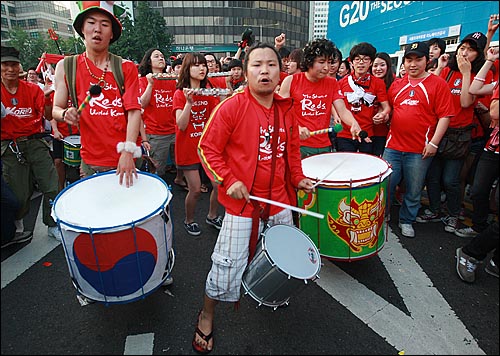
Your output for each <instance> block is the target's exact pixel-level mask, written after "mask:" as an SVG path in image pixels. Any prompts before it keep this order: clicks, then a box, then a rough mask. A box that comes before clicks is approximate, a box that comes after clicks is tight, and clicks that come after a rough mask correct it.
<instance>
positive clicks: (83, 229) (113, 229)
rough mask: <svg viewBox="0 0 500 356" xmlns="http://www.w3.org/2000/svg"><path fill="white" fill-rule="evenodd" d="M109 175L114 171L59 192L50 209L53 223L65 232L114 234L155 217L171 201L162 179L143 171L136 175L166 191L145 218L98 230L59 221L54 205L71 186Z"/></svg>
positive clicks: (113, 172)
mask: <svg viewBox="0 0 500 356" xmlns="http://www.w3.org/2000/svg"><path fill="white" fill-rule="evenodd" d="M110 174H116V170H111V171H107V172H102V173H96V174H93V175H91V176H88V177H85V178H82V179H79V180H77V181H76V182H73V183H71V184H70V185H68V186H67V187H66V188H64V189H63V190H61V191H60V192H59V194H57V196H56V198H55V199H54V203H53V205H52V209H51V215H52V218H53V219H54V220H55V222H56V223H57V224H58V225H64V226H65V227H68V228H69V229H67V230H72V231H76V232H87V233H99V232H103V231H105V232H106V233H108V232H116V231H121V230H123V229H124V228H126V227H130V226H134V225H137V224H138V223H142V222H144V221H146V220H149V219H151V218H152V217H154V216H156V215H157V214H158V213H159V212H161V211H162V210H164V209H165V207H166V206H167V205H168V204H169V202H170V200H171V199H172V193H171V191H170V188H169V187H168V185H167V183H166V182H165V181H164V180H163V179H161V178H160V177H158V176H157V175H156V174H151V173H149V172H143V171H137V174H140V175H145V176H150V177H152V178H154V179H156V180H158V181H159V182H161V183H162V184H163V185H164V186H165V189H166V191H167V192H168V194H167V197H166V198H165V200H164V201H163V203H162V204H161V205H160V206H159V207H158V208H156V209H155V210H154V211H153V212H151V213H150V214H147V215H146V216H144V217H142V218H140V219H138V220H134V221H130V222H127V223H124V224H120V225H115V226H106V227H98V228H89V227H85V226H80V225H76V224H72V223H69V222H66V221H64V220H61V219H60V218H59V217H58V216H57V212H56V209H55V208H56V205H57V202H58V201H59V199H61V197H62V196H63V195H64V193H65V192H66V191H67V190H69V189H71V187H73V186H76V185H78V184H81V183H82V182H84V181H86V180H88V179H95V178H99V177H102V176H105V175H110Z"/></svg>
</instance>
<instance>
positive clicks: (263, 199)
mask: <svg viewBox="0 0 500 356" xmlns="http://www.w3.org/2000/svg"><path fill="white" fill-rule="evenodd" d="M250 199H253V200H257V201H261V202H263V203H268V204H272V205H276V206H280V207H282V208H285V209H290V210H293V211H296V212H298V213H302V214H306V215H311V216H314V217H315V218H318V219H324V218H325V216H324V215H323V214H318V213H315V212H314V211H309V210H305V209H301V208H297V207H295V206H292V205H287V204H283V203H280V202H277V201H274V200H269V199H265V198H260V197H256V196H254V195H250Z"/></svg>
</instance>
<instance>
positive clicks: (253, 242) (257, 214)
mask: <svg viewBox="0 0 500 356" xmlns="http://www.w3.org/2000/svg"><path fill="white" fill-rule="evenodd" d="M278 115H279V112H278V105H274V132H275V135H274V137H273V142H272V156H271V157H272V158H271V179H270V180H269V200H271V197H272V191H273V180H274V179H273V178H274V171H275V168H276V151H277V149H278V141H279V132H280V118H279V116H278ZM252 205H253V213H252V233H251V234H250V241H249V246H248V248H249V253H248V263H250V261H252V258H253V256H254V254H255V249H256V248H257V242H258V240H259V238H258V237H259V220H260V219H262V221H263V222H264V225H266V224H267V221H268V220H269V212H270V210H271V206H270V205H269V204H267V203H266V205H265V207H264V210H263V211H261V207H260V205H259V203H257V202H256V201H255V200H252Z"/></svg>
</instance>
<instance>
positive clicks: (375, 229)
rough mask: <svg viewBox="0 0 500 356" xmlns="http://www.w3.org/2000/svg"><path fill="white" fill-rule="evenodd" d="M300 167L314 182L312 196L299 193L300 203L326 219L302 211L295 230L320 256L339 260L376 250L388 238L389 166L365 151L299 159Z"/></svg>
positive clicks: (370, 254) (360, 257)
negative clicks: (306, 236)
mask: <svg viewBox="0 0 500 356" xmlns="http://www.w3.org/2000/svg"><path fill="white" fill-rule="evenodd" d="M302 169H303V171H304V174H305V175H306V176H307V177H308V178H310V179H312V180H313V181H315V182H319V184H318V185H317V187H316V189H315V191H314V192H313V193H311V194H306V193H304V192H303V191H299V196H298V202H299V207H301V208H303V209H306V210H310V211H314V212H317V213H321V214H324V215H325V218H324V219H316V218H314V217H312V216H309V215H302V216H301V217H300V229H301V230H302V231H303V232H305V233H306V234H307V235H308V236H309V237H310V238H311V240H312V241H313V242H314V244H315V245H316V246H317V248H318V250H319V252H320V254H321V255H322V256H324V257H327V258H330V259H332V260H341V261H350V260H359V259H363V258H367V257H370V256H373V255H375V254H377V253H378V251H380V250H381V249H382V247H383V246H384V243H385V239H386V238H387V225H386V223H385V220H384V216H385V209H386V199H387V189H388V187H389V178H390V175H391V173H392V170H391V168H390V166H389V164H388V163H387V162H386V161H385V160H383V159H382V158H379V157H376V156H372V155H368V154H364V153H348V152H334V153H324V154H320V155H316V156H311V157H307V158H305V159H303V160H302Z"/></svg>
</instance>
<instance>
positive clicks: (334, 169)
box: [311, 161, 344, 189]
mask: <svg viewBox="0 0 500 356" xmlns="http://www.w3.org/2000/svg"><path fill="white" fill-rule="evenodd" d="M343 163H344V162H343V161H342V162H340V163H339V164H337V165H336V166H335V167H333V169H332V170H331V171H330V172H328V174H327V175H326V176H324V177H323V178H322V179H321V180H319V181H317V182H316V183H314V184H313V186H312V188H311V189H314V188H316V186H318V185H319V184H320V183H322V182H323V181H324V180H325V179H326V178H328V177H329V176H330V174H332V173H333V172H334V171H336V170H337V168H339V167H340V166H341V165H342V164H343Z"/></svg>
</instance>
